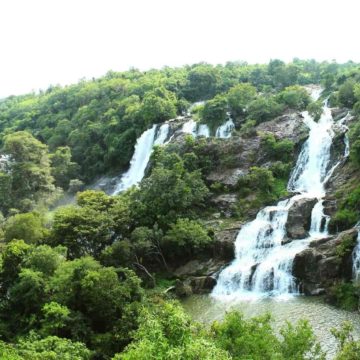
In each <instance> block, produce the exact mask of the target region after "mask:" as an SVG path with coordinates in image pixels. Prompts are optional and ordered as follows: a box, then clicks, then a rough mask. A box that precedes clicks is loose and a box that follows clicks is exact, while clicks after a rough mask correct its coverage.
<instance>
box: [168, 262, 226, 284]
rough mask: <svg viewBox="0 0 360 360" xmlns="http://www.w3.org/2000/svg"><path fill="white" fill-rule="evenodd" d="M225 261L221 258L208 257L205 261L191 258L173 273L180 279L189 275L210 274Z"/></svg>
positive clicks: (217, 269)
mask: <svg viewBox="0 0 360 360" xmlns="http://www.w3.org/2000/svg"><path fill="white" fill-rule="evenodd" d="M226 263H227V261H225V260H223V259H219V258H217V259H215V258H214V259H208V260H205V261H201V260H191V261H189V262H187V263H186V264H184V265H182V266H180V267H179V268H177V269H176V270H175V271H174V275H175V276H176V277H178V278H180V279H187V278H189V277H191V276H211V275H214V274H216V273H217V272H218V271H219V270H220V268H221V267H222V266H224V265H225V264H226Z"/></svg>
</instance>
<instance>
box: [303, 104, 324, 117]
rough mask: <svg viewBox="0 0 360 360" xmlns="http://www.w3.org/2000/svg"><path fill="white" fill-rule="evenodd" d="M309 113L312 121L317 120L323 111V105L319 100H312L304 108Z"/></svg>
mask: <svg viewBox="0 0 360 360" xmlns="http://www.w3.org/2000/svg"><path fill="white" fill-rule="evenodd" d="M306 110H307V111H308V112H309V114H310V115H311V116H312V117H313V118H314V121H319V120H320V117H321V115H322V113H323V105H322V103H321V101H312V102H311V103H310V104H309V105H308V106H307V108H306Z"/></svg>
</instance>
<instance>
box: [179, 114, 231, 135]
mask: <svg viewBox="0 0 360 360" xmlns="http://www.w3.org/2000/svg"><path fill="white" fill-rule="evenodd" d="M234 127H235V125H234V122H233V121H232V119H229V120H227V121H226V122H225V123H224V124H222V125H221V126H219V127H218V128H217V129H216V132H215V137H217V138H222V139H228V138H230V137H231V132H232V131H233V129H234ZM181 131H182V132H183V133H185V134H191V135H192V136H194V137H198V136H204V137H207V138H208V137H210V128H209V126H208V125H207V124H198V123H197V122H196V121H195V120H193V119H190V120H188V121H187V122H185V123H184V124H183V126H182V129H181Z"/></svg>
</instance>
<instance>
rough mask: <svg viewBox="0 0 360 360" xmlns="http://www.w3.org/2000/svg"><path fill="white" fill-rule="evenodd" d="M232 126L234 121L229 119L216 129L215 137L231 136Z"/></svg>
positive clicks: (226, 137)
mask: <svg viewBox="0 0 360 360" xmlns="http://www.w3.org/2000/svg"><path fill="white" fill-rule="evenodd" d="M234 128H235V125H234V122H233V121H232V119H229V120H227V121H226V122H225V123H224V124H222V125H221V126H219V127H218V128H217V129H216V133H215V137H217V138H221V139H228V138H230V137H231V132H232V131H233V130H234Z"/></svg>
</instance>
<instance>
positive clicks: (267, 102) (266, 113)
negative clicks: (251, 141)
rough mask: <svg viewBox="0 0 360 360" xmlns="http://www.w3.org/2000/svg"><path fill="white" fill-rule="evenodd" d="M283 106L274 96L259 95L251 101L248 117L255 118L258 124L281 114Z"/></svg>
mask: <svg viewBox="0 0 360 360" xmlns="http://www.w3.org/2000/svg"><path fill="white" fill-rule="evenodd" d="M282 110H283V106H282V105H281V104H279V103H277V102H276V101H275V99H274V97H265V96H259V97H258V98H256V99H255V100H253V101H251V102H250V103H249V106H248V108H247V118H248V119H252V120H255V121H256V123H257V124H260V123H262V122H264V121H268V120H271V119H273V118H275V117H276V116H278V115H280V114H281V112H282Z"/></svg>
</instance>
